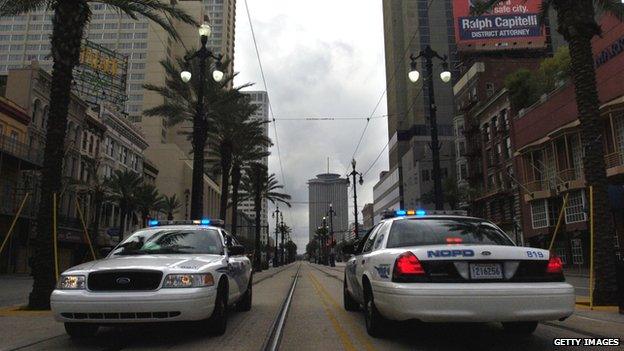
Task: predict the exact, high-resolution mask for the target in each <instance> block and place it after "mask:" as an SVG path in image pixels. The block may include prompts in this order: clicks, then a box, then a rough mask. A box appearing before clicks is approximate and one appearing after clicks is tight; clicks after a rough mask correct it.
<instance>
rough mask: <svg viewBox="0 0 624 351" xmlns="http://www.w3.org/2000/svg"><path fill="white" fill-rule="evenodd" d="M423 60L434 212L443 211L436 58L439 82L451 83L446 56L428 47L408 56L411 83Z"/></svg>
mask: <svg viewBox="0 0 624 351" xmlns="http://www.w3.org/2000/svg"><path fill="white" fill-rule="evenodd" d="M421 57H422V58H424V61H425V71H426V72H425V74H426V76H425V80H426V83H427V91H428V94H429V125H430V131H431V145H430V147H431V161H432V163H433V172H432V173H433V174H432V176H433V192H434V197H435V208H436V210H443V209H444V195H443V194H442V177H441V172H440V143H439V142H438V122H437V119H436V111H437V107H436V104H435V94H434V91H433V59H434V58H437V59H438V60H440V61H442V72H441V73H440V80H442V82H444V83H448V82H450V81H451V72H450V71H449V67H448V62H447V61H446V60H447V57H446V55H444V56H440V55H439V54H438V53H437V52H435V51H433V50H432V49H431V47H430V46H429V45H427V46H426V47H425V49H424V50H422V51H421V52H420V53H419V54H418V56H414V55H413V54H412V55H410V59H411V60H412V62H411V64H410V71H409V73H408V75H407V76H408V78H409V80H410V81H411V82H412V83H416V82H417V81H418V79H419V78H420V73H419V72H418V70H417V68H416V65H417V60H418V59H419V58H421Z"/></svg>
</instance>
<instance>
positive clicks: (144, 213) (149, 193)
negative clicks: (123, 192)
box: [134, 184, 163, 227]
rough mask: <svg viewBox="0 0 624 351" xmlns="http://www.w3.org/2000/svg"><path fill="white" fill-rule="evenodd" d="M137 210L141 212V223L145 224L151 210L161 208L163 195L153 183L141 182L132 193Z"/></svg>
mask: <svg viewBox="0 0 624 351" xmlns="http://www.w3.org/2000/svg"><path fill="white" fill-rule="evenodd" d="M134 198H135V204H136V209H137V211H138V212H139V213H140V214H141V225H142V226H143V227H145V226H146V225H147V219H148V218H149V216H150V213H151V212H152V211H160V210H161V209H162V208H163V196H162V195H160V194H159V193H158V189H156V186H154V185H153V184H141V185H140V186H139V187H138V188H136V190H135V193H134Z"/></svg>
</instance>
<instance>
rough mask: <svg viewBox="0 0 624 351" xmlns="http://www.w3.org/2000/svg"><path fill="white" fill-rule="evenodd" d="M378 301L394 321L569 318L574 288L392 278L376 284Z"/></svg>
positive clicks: (493, 320) (374, 288)
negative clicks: (392, 280) (397, 279)
mask: <svg viewBox="0 0 624 351" xmlns="http://www.w3.org/2000/svg"><path fill="white" fill-rule="evenodd" d="M373 295H374V300H375V306H376V307H377V309H378V310H379V312H380V313H381V314H382V315H383V316H384V317H386V318H388V319H392V320H399V321H401V320H408V319H418V320H421V321H423V322H515V321H546V320H556V319H560V318H565V317H568V316H570V315H572V313H573V312H574V304H575V295H574V288H573V287H572V286H571V285H570V284H568V283H564V282H554V283H455V284H453V283H392V282H383V283H379V282H376V283H374V285H373Z"/></svg>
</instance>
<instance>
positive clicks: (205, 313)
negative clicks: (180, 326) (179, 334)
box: [50, 287, 217, 324]
mask: <svg viewBox="0 0 624 351" xmlns="http://www.w3.org/2000/svg"><path fill="white" fill-rule="evenodd" d="M216 295H217V292H216V288H215V287H204V288H178V289H173V288H171V289H159V290H155V291H131V292H91V291H88V290H58V289H57V290H54V292H52V296H51V298H50V305H51V309H52V313H53V315H54V318H55V319H56V320H57V321H59V322H83V323H98V324H105V323H145V322H170V321H195V320H202V319H206V318H208V317H210V316H211V315H212V312H213V310H214V304H215V299H216Z"/></svg>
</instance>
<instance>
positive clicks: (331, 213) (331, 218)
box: [327, 204, 336, 267]
mask: <svg viewBox="0 0 624 351" xmlns="http://www.w3.org/2000/svg"><path fill="white" fill-rule="evenodd" d="M327 215H328V216H329V238H330V245H331V246H330V247H331V248H330V250H331V253H330V256H329V265H330V266H332V267H335V266H336V258H335V255H336V253H335V252H334V246H335V243H336V238H335V237H334V216H335V215H336V211H334V205H333V204H329V211H327Z"/></svg>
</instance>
